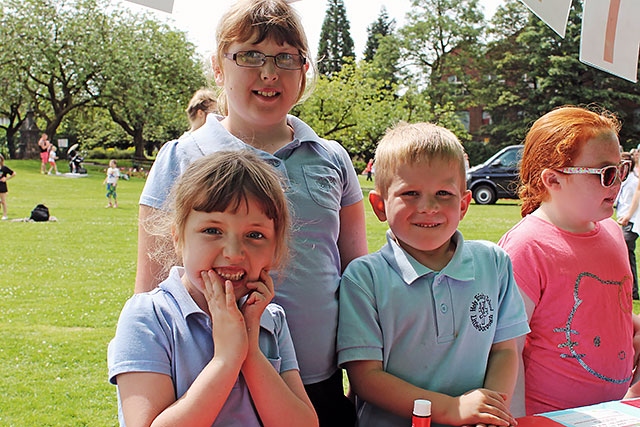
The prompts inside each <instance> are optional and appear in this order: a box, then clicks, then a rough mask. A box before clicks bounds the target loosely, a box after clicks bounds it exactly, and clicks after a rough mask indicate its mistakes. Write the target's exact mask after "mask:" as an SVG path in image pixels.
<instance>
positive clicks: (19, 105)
mask: <svg viewBox="0 0 640 427" xmlns="http://www.w3.org/2000/svg"><path fill="white" fill-rule="evenodd" d="M5 20H6V15H4V14H2V11H1V10H0V46H6V45H7V43H9V40H10V37H9V35H8V34H7V31H6V30H7V29H8V28H9V26H8V25H6V23H5ZM14 62H15V58H13V57H12V55H11V52H10V50H9V49H0V117H1V118H3V119H4V121H3V123H1V124H0V128H2V129H4V130H5V135H6V140H7V151H8V153H9V156H10V157H12V158H13V157H15V155H16V143H15V135H16V133H17V132H18V130H19V129H20V126H21V125H22V123H23V122H24V119H25V116H26V112H27V109H28V106H29V105H28V104H29V101H28V100H29V94H28V93H27V92H26V91H25V90H24V82H23V76H22V74H21V73H20V72H18V69H17V68H16V67H15V66H14Z"/></svg>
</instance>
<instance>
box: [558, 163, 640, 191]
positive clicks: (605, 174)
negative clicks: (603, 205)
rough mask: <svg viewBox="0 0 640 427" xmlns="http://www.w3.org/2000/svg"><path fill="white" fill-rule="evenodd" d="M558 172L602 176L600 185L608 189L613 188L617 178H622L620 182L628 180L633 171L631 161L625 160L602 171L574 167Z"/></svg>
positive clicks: (561, 169) (601, 169)
mask: <svg viewBox="0 0 640 427" xmlns="http://www.w3.org/2000/svg"><path fill="white" fill-rule="evenodd" d="M556 170H557V171H558V172H562V173H566V174H579V175H581V174H591V175H600V184H602V186H603V187H605V188H607V187H611V186H612V185H613V184H614V183H615V182H616V178H620V182H622V181H624V180H625V179H627V176H629V172H630V171H631V162H630V161H629V160H623V161H622V162H620V163H618V164H617V165H609V166H605V167H603V168H600V169H596V168H585V167H576V166H572V167H566V168H560V169H556Z"/></svg>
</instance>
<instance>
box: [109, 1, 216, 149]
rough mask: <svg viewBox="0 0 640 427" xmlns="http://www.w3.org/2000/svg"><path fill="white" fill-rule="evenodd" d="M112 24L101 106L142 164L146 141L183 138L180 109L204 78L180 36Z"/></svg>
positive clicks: (126, 22) (138, 20) (124, 20)
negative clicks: (132, 146)
mask: <svg viewBox="0 0 640 427" xmlns="http://www.w3.org/2000/svg"><path fill="white" fill-rule="evenodd" d="M114 18H116V16H114ZM114 21H116V22H117V23H114V25H113V26H112V28H111V33H110V38H109V42H108V43H107V45H108V46H109V51H108V53H109V55H110V57H111V58H112V60H111V61H109V62H108V64H107V66H106V68H105V70H104V71H105V73H104V76H105V78H104V82H103V84H102V93H101V97H100V105H101V106H103V107H104V108H106V109H107V110H108V111H109V114H110V116H111V118H112V120H113V121H114V122H115V123H117V124H118V125H119V126H120V127H121V128H122V129H123V130H124V131H125V132H126V133H127V134H128V135H130V136H131V137H132V138H133V145H134V147H135V154H134V157H135V158H137V159H144V157H145V155H144V150H145V141H149V140H151V141H153V140H156V141H157V140H158V139H160V140H163V139H164V137H165V135H167V134H168V135H170V137H171V138H177V137H178V136H180V134H182V132H183V130H184V128H185V126H184V108H185V107H184V106H185V105H186V104H187V103H188V101H189V99H190V98H191V96H192V95H193V92H194V91H195V90H196V89H198V88H200V87H202V86H203V85H204V84H205V80H204V74H203V73H202V71H201V70H200V64H199V62H198V61H197V60H196V59H195V47H194V46H193V45H192V44H191V43H189V42H188V41H187V39H186V35H185V34H184V33H182V32H177V31H175V30H172V29H171V28H169V27H168V26H167V25H164V24H160V23H158V22H155V21H153V20H149V19H144V18H142V17H139V16H131V15H125V14H122V13H120V14H118V15H117V19H114ZM141 40H144V41H145V42H144V43H140V41H141ZM154 133H155V135H154ZM147 148H149V147H147ZM148 151H150V150H148Z"/></svg>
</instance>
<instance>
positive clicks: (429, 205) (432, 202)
mask: <svg viewBox="0 0 640 427" xmlns="http://www.w3.org/2000/svg"><path fill="white" fill-rule="evenodd" d="M439 207H440V204H439V203H438V201H437V200H436V198H435V197H423V198H422V199H421V200H420V210H421V211H423V212H435V211H437V210H438V208H439Z"/></svg>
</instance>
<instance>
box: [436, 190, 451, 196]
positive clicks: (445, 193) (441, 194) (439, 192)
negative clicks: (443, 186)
mask: <svg viewBox="0 0 640 427" xmlns="http://www.w3.org/2000/svg"><path fill="white" fill-rule="evenodd" d="M436 194H437V195H438V196H450V195H451V194H453V193H451V192H449V191H446V190H440V191H438V192H437V193H436Z"/></svg>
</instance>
